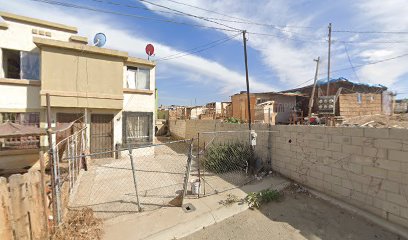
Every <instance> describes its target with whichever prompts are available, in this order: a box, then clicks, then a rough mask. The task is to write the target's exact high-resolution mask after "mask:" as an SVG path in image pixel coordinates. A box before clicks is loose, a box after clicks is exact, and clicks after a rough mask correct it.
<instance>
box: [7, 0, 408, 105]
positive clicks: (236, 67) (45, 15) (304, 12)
mask: <svg viewBox="0 0 408 240" xmlns="http://www.w3.org/2000/svg"><path fill="white" fill-rule="evenodd" d="M61 3H63V4H61ZM152 3H153V4H152ZM66 4H68V5H69V6H73V5H74V7H68V6H67V5H66ZM188 5H190V6H188ZM0 10H1V11H7V12H12V13H15V14H21V15H26V16H29V17H34V18H40V19H44V20H49V21H53V22H58V23H63V24H67V25H73V26H76V27H78V29H79V35H82V36H86V37H88V39H90V41H91V40H92V39H93V36H94V35H95V34H96V33H98V32H103V33H104V34H105V35H106V36H107V43H106V45H105V46H104V47H106V48H112V49H117V50H123V51H127V52H128V53H129V54H130V55H131V56H134V57H139V58H144V59H146V58H147V55H146V53H145V46H146V45H147V44H148V43H151V44H153V45H154V46H155V56H153V57H152V58H151V60H153V61H155V62H156V64H157V66H156V84H157V88H158V91H159V104H163V105H171V104H177V105H202V104H205V103H207V102H213V101H229V100H230V96H231V95H233V94H235V93H238V92H240V91H245V90H246V83H245V65H244V50H243V37H242V32H241V31H242V30H246V31H247V39H248V41H247V51H248V68H249V80H250V81H249V82H250V92H266V91H281V90H287V89H291V88H295V87H302V86H306V85H309V84H312V83H313V77H314V74H315V68H316V62H315V61H314V59H316V58H317V57H320V65H319V66H320V67H319V79H327V65H328V64H327V63H328V61H327V59H328V56H327V55H328V24H329V23H332V48H331V49H332V51H331V75H330V77H331V78H339V77H344V78H347V79H349V80H351V81H354V82H360V83H369V84H382V85H385V86H387V87H388V88H389V89H390V90H391V91H394V92H396V93H397V94H398V95H397V98H404V97H408V67H407V66H408V34H407V32H408V17H406V13H407V12H408V1H406V0H387V1H383V0H358V1H356V0H338V1H329V0H270V1H266V0H259V1H250V0H240V1H237V0H189V1H187V0H149V1H147V0H146V1H140V0H122V1H120V0H109V1H108V0H70V1H68V0H55V1H54V0H0ZM174 10H176V11H174ZM185 13H187V15H186V14H185ZM189 15H190V16H189ZM191 15H194V16H197V17H196V18H194V17H192V16H191ZM203 19H205V20H203ZM384 32H385V33H384ZM192 49H193V50H192Z"/></svg>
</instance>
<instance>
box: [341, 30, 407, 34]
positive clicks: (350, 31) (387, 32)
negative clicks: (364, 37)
mask: <svg viewBox="0 0 408 240" xmlns="http://www.w3.org/2000/svg"><path fill="white" fill-rule="evenodd" d="M333 32H337V33H361V34H408V32H404V31H395V32H394V31H353V30H333Z"/></svg>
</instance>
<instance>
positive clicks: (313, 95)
mask: <svg viewBox="0 0 408 240" xmlns="http://www.w3.org/2000/svg"><path fill="white" fill-rule="evenodd" d="M313 61H315V62H316V72H315V76H314V83H313V90H312V95H311V96H310V100H309V112H308V116H309V118H310V117H311V116H312V107H313V103H314V97H315V91H316V83H317V75H318V73H319V62H320V57H317V59H313Z"/></svg>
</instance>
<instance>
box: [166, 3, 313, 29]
mask: <svg viewBox="0 0 408 240" xmlns="http://www.w3.org/2000/svg"><path fill="white" fill-rule="evenodd" d="M166 1H168V2H172V3H176V4H180V5H184V6H188V7H191V8H195V9H199V10H202V11H205V12H210V13H214V14H217V15H219V16H223V17H227V18H230V19H235V20H228V19H221V18H208V19H213V20H220V21H225V22H235V23H244V24H253V25H260V26H270V27H277V28H309V29H313V28H316V27H310V26H286V25H284V26H279V25H274V24H266V23H260V22H254V21H249V20H248V19H245V18H240V17H236V16H232V15H227V14H225V13H220V12H217V11H213V10H209V9H206V8H202V7H198V6H195V5H192V4H187V3H183V2H179V1H175V0H166ZM237 20H238V21H237Z"/></svg>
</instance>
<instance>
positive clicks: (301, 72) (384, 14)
mask: <svg viewBox="0 0 408 240" xmlns="http://www.w3.org/2000/svg"><path fill="white" fill-rule="evenodd" d="M321 2H322V1H316V2H313V3H314V4H316V6H317V7H318V8H317V9H316V11H313V12H310V11H307V10H304V8H303V5H302V4H305V5H307V4H311V1H285V0H278V1H269V2H266V3H265V2H262V3H258V4H254V2H253V1H248V2H247V1H241V2H240V3H239V4H237V3H236V1H235V0H224V1H215V0H212V1H209V0H194V1H188V3H189V4H192V5H195V6H199V7H201V8H205V9H210V10H213V11H217V12H222V13H226V14H228V15H230V16H231V15H232V16H236V17H239V18H244V19H248V20H249V21H253V22H263V23H272V24H279V23H283V24H287V25H289V26H290V25H295V26H307V25H309V24H310V23H314V24H315V25H316V23H318V24H317V25H325V24H326V23H325V21H326V22H330V21H333V22H334V23H335V26H338V25H336V24H339V25H343V26H346V27H345V28H346V29H362V30H371V29H374V30H378V31H392V30H399V31H408V18H407V17H406V13H407V12H408V2H407V1H406V0H389V1H383V0H361V1H352V2H351V4H350V3H349V2H347V1H344V2H341V1H340V2H336V3H333V4H332V5H333V6H331V5H330V6H326V7H325V6H323V5H321ZM155 3H158V4H162V5H166V6H170V7H172V8H176V9H180V10H182V11H185V12H190V13H193V14H196V15H201V16H203V15H204V16H206V17H216V18H224V19H225V18H227V17H222V16H219V15H217V14H214V13H209V12H203V11H200V10H197V9H194V8H189V7H186V6H182V5H179V4H175V3H171V2H170V1H166V0H158V1H155ZM145 5H146V6H148V7H151V8H156V9H157V7H152V6H151V5H149V4H145ZM333 11H336V12H333ZM355 13H358V14H355ZM339 16H341V17H339ZM322 17H323V18H322ZM318 18H322V19H318ZM192 20H193V21H196V22H197V23H200V24H203V25H206V26H209V25H213V24H211V23H206V22H203V21H201V20H198V19H192ZM322 23H323V24H322ZM227 24H228V25H231V26H233V27H235V28H239V29H247V30H251V31H254V32H269V33H272V34H274V33H276V34H278V35H280V37H281V38H279V37H276V38H273V37H266V36H257V35H251V34H249V37H250V41H249V45H250V46H251V47H252V48H254V49H257V50H258V51H259V52H260V56H261V59H262V62H263V64H264V65H265V66H266V67H267V68H270V69H271V70H272V72H274V73H275V75H276V76H277V78H278V80H279V81H280V83H284V85H286V86H294V85H297V84H299V83H301V82H303V81H305V79H309V78H311V77H312V76H313V72H314V66H315V63H314V62H313V61H312V59H314V58H316V57H317V56H320V57H321V60H322V61H321V69H323V70H321V71H320V72H325V70H324V69H325V68H326V65H327V44H326V43H324V42H322V43H316V42H303V43H302V42H300V43H299V42H294V41H290V40H287V39H282V37H283V38H284V37H289V38H291V37H294V38H300V39H315V40H316V39H320V40H321V41H324V39H325V36H326V35H327V29H325V28H322V29H318V30H316V29H302V28H300V29H297V28H290V27H283V28H282V30H283V32H281V33H279V31H276V30H275V31H274V30H273V28H271V27H265V26H251V25H245V24H238V23H227ZM312 25H313V24H312ZM248 28H249V29H248ZM225 33H226V34H227V32H225ZM362 35H364V36H362ZM347 36H348V37H347ZM337 37H340V39H339V40H347V41H396V40H398V38H400V37H401V36H398V35H375V34H374V35H365V34H349V35H347V34H338V33H337V34H334V37H333V39H335V40H336V39H337ZM344 37H346V38H344ZM404 37H405V35H404ZM405 39H407V38H405ZM407 41H408V40H407ZM332 50H333V51H332V70H335V69H339V68H343V67H346V68H347V67H350V63H349V62H348V57H347V54H346V53H345V49H344V45H343V44H342V43H341V42H337V43H336V44H333V46H332ZM348 51H349V55H350V57H351V61H352V62H354V64H356V63H358V64H361V63H368V62H371V61H377V60H381V59H384V58H388V57H393V56H397V55H400V54H403V53H406V52H408V45H407V44H393V45H392V44H353V45H349V46H348ZM407 64H408V58H404V59H402V58H401V59H399V60H398V61H390V62H387V63H381V64H378V65H368V66H365V67H363V68H361V69H360V70H359V71H358V75H359V79H360V80H361V81H363V82H371V83H382V84H385V85H389V86H392V85H393V84H394V83H396V82H398V81H399V82H401V81H400V78H401V77H402V76H404V74H407V73H408V69H407V68H404V67H403V66H407ZM350 73H351V70H350V71H349V72H347V71H342V72H336V73H334V74H332V76H333V77H334V76H342V75H343V74H344V75H350ZM351 76H353V75H351ZM268 80H269V79H268ZM401 84H403V82H401ZM405 84H406V83H405Z"/></svg>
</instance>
